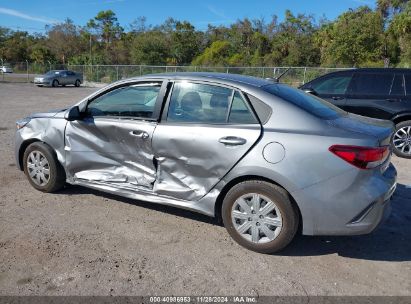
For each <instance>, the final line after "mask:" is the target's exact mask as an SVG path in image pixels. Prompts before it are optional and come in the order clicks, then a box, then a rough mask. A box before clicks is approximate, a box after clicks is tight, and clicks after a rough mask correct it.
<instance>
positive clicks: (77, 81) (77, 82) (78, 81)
mask: <svg viewBox="0 0 411 304" xmlns="http://www.w3.org/2000/svg"><path fill="white" fill-rule="evenodd" d="M80 84H81V82H80V80H78V79H77V80H76V82H75V83H74V86H76V87H79V86H80Z"/></svg>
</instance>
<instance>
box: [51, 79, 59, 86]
mask: <svg viewBox="0 0 411 304" xmlns="http://www.w3.org/2000/svg"><path fill="white" fill-rule="evenodd" d="M58 85H59V82H58V80H57V79H54V80H53V82H52V83H51V86H52V87H53V88H55V87H57V86H58Z"/></svg>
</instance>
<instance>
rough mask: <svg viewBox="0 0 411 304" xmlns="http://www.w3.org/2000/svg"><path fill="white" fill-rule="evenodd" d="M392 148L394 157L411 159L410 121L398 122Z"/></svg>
mask: <svg viewBox="0 0 411 304" xmlns="http://www.w3.org/2000/svg"><path fill="white" fill-rule="evenodd" d="M392 147H393V151H394V153H395V155H397V156H399V157H404V158H411V120H407V121H403V122H400V123H399V124H397V125H396V126H395V133H394V136H393V137H392Z"/></svg>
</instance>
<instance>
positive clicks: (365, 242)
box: [59, 184, 411, 262]
mask: <svg viewBox="0 0 411 304" xmlns="http://www.w3.org/2000/svg"><path fill="white" fill-rule="evenodd" d="M59 193H60V194H65V195H78V194H94V195H96V196H100V197H104V198H108V199H112V200H116V201H119V202H122V203H126V204H131V205H135V206H139V207H143V208H149V209H152V210H156V211H159V212H164V213H167V214H172V215H175V216H179V217H184V218H188V219H191V220H195V221H200V222H203V223H206V224H211V225H216V226H221V225H222V224H221V222H220V221H219V220H217V219H215V218H211V217H208V216H205V215H202V214H198V213H195V212H191V211H187V210H183V209H179V208H176V207H172V206H165V205H160V204H153V203H149V202H143V201H138V200H133V199H129V198H124V197H121V196H117V195H113V194H108V193H104V192H100V191H97V190H93V189H88V188H84V187H80V186H69V187H67V188H65V189H64V190H62V191H60V192H59ZM329 254H338V255H340V256H343V257H349V258H353V259H364V260H374V261H395V262H402V261H410V260H411V186H406V185H403V184H398V186H397V190H396V191H395V193H394V195H393V198H392V213H391V215H390V217H389V218H388V219H387V220H386V221H385V222H383V223H382V224H381V225H380V227H379V228H378V229H376V230H375V231H374V232H372V233H371V234H367V235H360V236H303V235H297V236H296V237H295V239H294V240H293V242H292V243H291V244H290V245H289V246H288V247H286V248H285V249H284V250H282V251H281V252H278V253H276V254H275V255H281V256H321V255H329Z"/></svg>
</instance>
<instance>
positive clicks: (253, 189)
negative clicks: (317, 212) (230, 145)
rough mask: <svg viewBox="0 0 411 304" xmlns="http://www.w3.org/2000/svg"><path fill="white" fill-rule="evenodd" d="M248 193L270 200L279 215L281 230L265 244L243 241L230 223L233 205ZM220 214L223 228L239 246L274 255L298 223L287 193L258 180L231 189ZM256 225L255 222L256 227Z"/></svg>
mask: <svg viewBox="0 0 411 304" xmlns="http://www.w3.org/2000/svg"><path fill="white" fill-rule="evenodd" d="M250 193H257V194H259V195H263V196H265V197H266V198H268V199H270V200H271V201H272V202H273V203H274V204H275V205H276V207H277V208H278V210H279V211H280V213H281V217H282V227H281V230H280V232H279V234H278V235H277V236H276V237H275V238H274V239H273V240H271V241H268V242H266V243H255V242H252V241H251V240H247V239H245V238H244V237H243V236H241V234H240V233H239V232H238V231H237V230H236V228H235V227H234V224H233V221H232V216H231V211H232V208H233V205H234V203H235V202H236V201H237V199H238V198H240V197H241V196H243V195H246V194H250ZM261 210H262V209H261ZM221 214H222V219H223V223H224V226H225V227H226V229H227V231H228V233H229V234H230V236H231V237H232V238H233V239H234V240H235V241H236V242H237V243H238V244H240V245H241V246H243V247H245V248H247V249H250V250H253V251H256V252H260V253H274V252H278V251H280V250H281V249H283V248H285V247H286V246H287V245H288V244H289V243H290V242H291V241H292V239H293V238H294V236H295V234H296V232H297V229H298V223H299V216H298V211H297V210H296V207H295V206H294V205H293V203H292V202H291V200H290V197H289V195H288V193H287V191H285V190H284V189H283V188H281V187H279V186H277V185H274V184H271V183H268V182H264V181H259V180H249V181H244V182H241V183H239V184H237V185H235V186H234V187H232V188H231V189H230V190H229V191H228V193H227V194H226V196H225V197H224V201H223V205H222V212H221ZM249 220H250V219H249ZM245 221H247V220H245ZM258 224H259V223H258V222H257V223H256V225H258ZM276 229H278V228H276Z"/></svg>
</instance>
